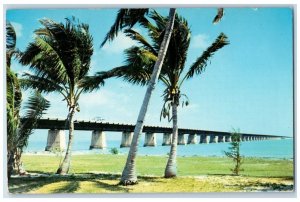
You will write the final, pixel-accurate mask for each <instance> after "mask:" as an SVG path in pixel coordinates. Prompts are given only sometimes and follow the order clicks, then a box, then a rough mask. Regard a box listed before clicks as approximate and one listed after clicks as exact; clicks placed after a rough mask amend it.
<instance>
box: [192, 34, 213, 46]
mask: <svg viewBox="0 0 300 202" xmlns="http://www.w3.org/2000/svg"><path fill="white" fill-rule="evenodd" d="M191 45H192V46H191V47H192V48H201V49H205V48H207V47H208V46H209V36H208V35H206V34H197V35H195V36H193V37H192V41H191Z"/></svg>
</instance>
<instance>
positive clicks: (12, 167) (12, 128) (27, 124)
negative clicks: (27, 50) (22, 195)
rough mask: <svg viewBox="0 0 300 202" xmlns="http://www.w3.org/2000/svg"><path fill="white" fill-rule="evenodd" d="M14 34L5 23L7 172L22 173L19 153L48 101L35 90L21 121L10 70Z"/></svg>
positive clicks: (17, 89)
mask: <svg viewBox="0 0 300 202" xmlns="http://www.w3.org/2000/svg"><path fill="white" fill-rule="evenodd" d="M18 55H19V51H18V50H17V49H16V33H15V30H14V28H13V26H12V25H11V23H9V22H7V23H6V71H7V72H6V77H7V78H6V79H7V80H6V81H7V90H6V101H7V102H6V111H7V175H8V178H10V176H11V175H12V173H13V172H14V171H16V172H17V173H19V174H23V173H24V172H25V171H24V170H23V168H22V163H21V155H22V153H23V149H24V148H25V147H26V146H27V143H28V138H29V136H30V134H32V131H33V129H34V128H35V125H36V121H37V119H39V118H40V117H41V116H42V115H43V112H44V111H45V110H46V109H47V108H48V107H49V102H48V101H47V100H46V99H44V98H43V97H42V96H41V94H40V93H39V92H35V94H34V95H32V96H31V97H30V98H29V100H28V103H27V104H26V105H25V110H26V111H27V112H26V115H25V117H24V118H27V121H23V122H22V121H21V119H20V114H19V113H20V109H21V101H22V93H21V88H20V82H19V79H18V78H17V75H16V74H15V73H14V72H13V71H12V70H11V69H10V65H11V59H12V58H13V57H14V56H18Z"/></svg>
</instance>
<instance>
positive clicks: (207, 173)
mask: <svg viewBox="0 0 300 202" xmlns="http://www.w3.org/2000/svg"><path fill="white" fill-rule="evenodd" d="M125 160H126V156H124V155H100V154H95V155H74V156H73V159H72V168H71V171H70V175H67V176H57V175H54V173H55V171H56V169H57V167H58V165H59V161H60V157H59V156H46V155H24V157H23V162H24V165H25V168H26V170H27V171H28V172H29V174H31V176H30V177H28V176H24V177H17V178H12V179H11V180H10V182H9V190H10V192H11V193H131V192H132V193H142V192H143V193H144V192H146V193H151V192H236V191H266V190H270V191H274V190H277V191H278V190H280V191H291V190H293V161H291V160H271V159H262V158H246V159H245V161H244V164H243V165H242V168H243V169H244V171H243V172H241V176H231V171H230V169H231V168H232V167H233V162H232V161H231V160H230V159H228V158H225V157H224V158H222V157H178V176H179V177H177V178H175V179H164V178H163V177H162V176H163V172H164V168H165V165H166V161H167V157H166V156H140V157H138V159H137V174H138V176H139V177H138V178H139V184H138V185H135V186H127V187H125V186H121V185H118V182H119V179H120V174H121V172H122V169H123V166H124V164H125Z"/></svg>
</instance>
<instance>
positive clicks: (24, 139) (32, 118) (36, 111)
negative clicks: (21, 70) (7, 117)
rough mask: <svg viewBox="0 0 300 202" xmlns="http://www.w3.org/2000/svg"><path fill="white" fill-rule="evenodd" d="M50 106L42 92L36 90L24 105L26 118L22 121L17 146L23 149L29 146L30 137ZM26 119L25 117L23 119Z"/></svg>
mask: <svg viewBox="0 0 300 202" xmlns="http://www.w3.org/2000/svg"><path fill="white" fill-rule="evenodd" d="M49 107H50V102H49V101H48V100H47V99H45V98H44V97H43V96H42V95H41V93H40V92H38V91H36V92H35V93H34V94H33V95H32V96H31V97H29V99H28V102H27V103H26V105H25V106H24V108H25V109H26V114H25V117H23V118H25V120H26V121H22V125H21V127H20V130H19V131H20V132H19V136H18V141H17V147H18V148H20V149H21V150H22V149H23V148H24V147H26V146H27V144H28V138H29V136H30V135H31V134H32V132H33V130H34V128H35V127H36V124H37V120H38V119H40V118H41V117H42V115H43V114H44V111H45V110H47V109H48V108H49ZM23 120H24V119H23Z"/></svg>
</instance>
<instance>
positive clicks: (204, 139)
mask: <svg viewBox="0 0 300 202" xmlns="http://www.w3.org/2000/svg"><path fill="white" fill-rule="evenodd" d="M208 143H209V141H208V135H206V134H203V135H200V144H208Z"/></svg>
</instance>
